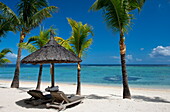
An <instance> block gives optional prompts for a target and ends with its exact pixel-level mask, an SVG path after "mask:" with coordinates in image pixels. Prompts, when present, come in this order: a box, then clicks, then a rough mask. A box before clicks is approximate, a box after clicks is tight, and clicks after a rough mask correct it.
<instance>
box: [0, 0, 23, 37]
mask: <svg viewBox="0 0 170 112" xmlns="http://www.w3.org/2000/svg"><path fill="white" fill-rule="evenodd" d="M0 10H1V17H0V36H5V34H6V33H7V32H8V31H13V32H15V31H16V30H18V29H17V27H16V26H17V25H19V24H20V20H19V18H18V17H17V15H16V14H15V13H14V12H13V11H12V10H11V9H10V8H9V7H8V6H6V5H5V4H3V3H2V2H0Z"/></svg>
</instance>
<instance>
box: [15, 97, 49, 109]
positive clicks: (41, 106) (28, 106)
mask: <svg viewBox="0 0 170 112" xmlns="http://www.w3.org/2000/svg"><path fill="white" fill-rule="evenodd" d="M25 100H26V99H22V100H19V101H17V102H15V103H16V104H17V105H18V106H21V107H25V108H38V109H46V105H45V104H42V105H38V106H33V105H30V104H26V103H25V102H24V101H25Z"/></svg>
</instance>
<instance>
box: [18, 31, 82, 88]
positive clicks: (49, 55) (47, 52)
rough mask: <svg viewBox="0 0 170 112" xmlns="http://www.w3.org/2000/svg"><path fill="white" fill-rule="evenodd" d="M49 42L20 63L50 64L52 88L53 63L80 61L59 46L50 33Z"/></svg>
mask: <svg viewBox="0 0 170 112" xmlns="http://www.w3.org/2000/svg"><path fill="white" fill-rule="evenodd" d="M50 36H51V37H50V41H49V42H48V43H47V44H46V45H45V46H43V47H42V48H40V49H39V50H37V51H35V52H33V53H32V54H30V55H28V56H26V57H25V58H24V59H22V60H21V63H31V64H47V63H51V86H52V87H54V63H77V62H81V61H82V60H81V59H80V58H78V57H77V56H76V55H75V54H74V53H72V52H70V51H68V50H67V49H65V48H64V47H62V46H61V45H59V44H58V43H57V42H56V41H55V40H54V36H53V34H52V33H51V35H50Z"/></svg>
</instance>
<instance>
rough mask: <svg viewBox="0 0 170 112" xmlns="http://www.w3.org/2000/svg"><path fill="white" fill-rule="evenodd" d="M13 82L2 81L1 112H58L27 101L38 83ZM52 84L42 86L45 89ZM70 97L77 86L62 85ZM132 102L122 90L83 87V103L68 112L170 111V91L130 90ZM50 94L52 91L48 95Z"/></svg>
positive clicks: (62, 88)
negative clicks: (29, 92) (13, 85)
mask: <svg viewBox="0 0 170 112" xmlns="http://www.w3.org/2000/svg"><path fill="white" fill-rule="evenodd" d="M10 83H11V82H10V81H2V80H0V112H57V111H56V110H55V109H52V108H51V109H46V107H45V105H42V106H31V105H26V104H24V101H23V99H27V98H30V96H29V95H28V94H27V92H26V91H28V90H30V89H34V87H35V85H36V83H35V82H21V84H20V88H19V89H14V88H9V87H10ZM48 85H50V83H44V82H43V83H42V86H41V88H42V89H41V90H43V92H44V94H45V91H44V88H46V87H47V86H48ZM59 87H60V90H61V91H64V92H65V93H67V94H73V93H75V91H76V86H75V85H71V84H70V85H69V84H59ZM130 89H131V94H132V99H131V100H128V99H122V88H121V87H108V86H92V85H82V95H85V96H86V97H87V98H86V99H84V100H83V103H82V104H79V105H77V106H74V107H72V108H67V109H66V110H65V111H64V112H170V89H137V88H130ZM47 93H48V92H47Z"/></svg>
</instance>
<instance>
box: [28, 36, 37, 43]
mask: <svg viewBox="0 0 170 112" xmlns="http://www.w3.org/2000/svg"><path fill="white" fill-rule="evenodd" d="M38 39H39V36H32V37H30V38H29V39H28V42H27V43H31V42H34V41H37V40H38Z"/></svg>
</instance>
